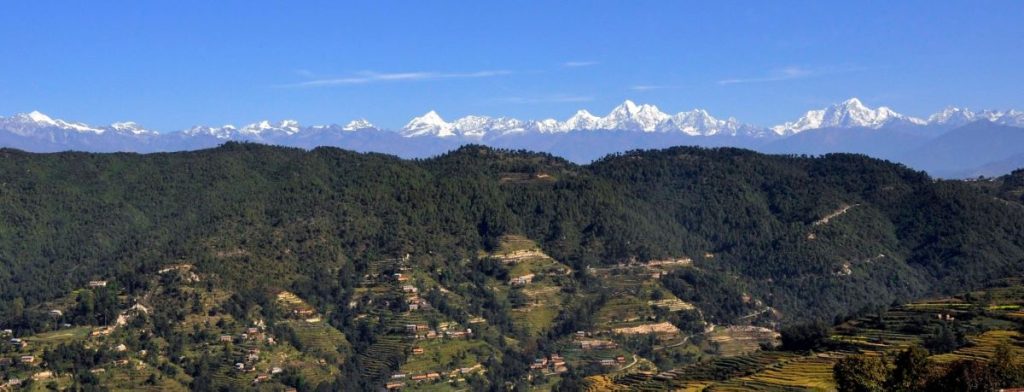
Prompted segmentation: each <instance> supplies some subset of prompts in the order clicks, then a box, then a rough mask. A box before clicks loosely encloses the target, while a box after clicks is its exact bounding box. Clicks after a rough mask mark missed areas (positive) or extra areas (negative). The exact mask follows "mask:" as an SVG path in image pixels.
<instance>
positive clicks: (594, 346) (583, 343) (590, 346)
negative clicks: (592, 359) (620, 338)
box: [580, 339, 619, 350]
mask: <svg viewBox="0 0 1024 392" xmlns="http://www.w3.org/2000/svg"><path fill="white" fill-rule="evenodd" d="M618 347H619V346H618V345H617V344H615V342H612V341H608V340H597V339H591V340H580V348H581V349H583V350H606V349H614V348H618Z"/></svg>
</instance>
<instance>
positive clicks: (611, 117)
mask: <svg viewBox="0 0 1024 392" xmlns="http://www.w3.org/2000/svg"><path fill="white" fill-rule="evenodd" d="M979 120H986V121H990V122H993V123H996V124H1001V125H1008V126H1015V127H1024V112H1022V111H1019V110H1008V111H995V110H985V111H981V112H974V111H971V110H970V109H966V108H958V107H948V108H946V109H944V110H942V111H940V112H938V113H935V114H932V115H931V116H929V117H928V118H927V120H926V119H921V118H917V117H913V116H908V115H903V114H900V113H897V112H895V111H893V110H892V109H890V108H888V107H885V106H882V107H878V108H877V109H872V108H870V107H867V106H865V105H864V104H863V103H862V102H861V101H860V100H859V99H857V98H851V99H848V100H846V101H843V102H841V103H838V104H835V105H832V106H830V107H827V108H823V109H817V110H811V111H808V112H807V113H805V114H804V115H803V116H802V117H800V118H799V119H796V120H794V121H789V122H786V123H784V124H779V125H775V126H772V127H759V126H756V125H751V124H746V123H741V122H739V121H738V120H736V119H735V118H732V117H729V118H726V119H719V118H716V117H714V116H712V115H711V114H710V113H708V112H707V111H706V110H704V109H693V110H690V111H685V112H679V113H676V114H668V113H665V112H662V111H661V110H659V109H658V107H657V106H654V105H650V104H636V103H634V102H633V101H630V100H627V101H625V102H623V103H622V104H621V105H619V106H616V107H615V108H613V109H612V110H611V112H609V113H608V114H607V115H605V116H603V117H599V116H596V115H594V114H591V113H590V112H589V111H587V110H579V111H577V112H576V113H575V114H574V115H572V116H571V117H569V118H567V119H566V120H565V121H558V120H555V119H552V118H549V119H543V120H520V119H516V118H509V117H488V116H477V115H471V116H466V117H462V118H459V119H456V120H454V121H451V122H448V121H445V120H444V119H443V118H442V117H441V115H440V114H438V113H437V112H435V111H433V110H431V111H429V112H427V113H426V114H424V115H422V116H419V117H416V118H413V119H412V120H411V121H409V122H408V123H407V124H406V125H405V126H404V127H402V128H401V129H400V130H398V133H399V134H400V135H401V136H404V137H410V138H414V137H425V136H431V137H438V138H453V137H454V138H458V137H462V138H469V139H477V140H480V139H484V138H493V137H501V136H509V135H516V134H523V133H530V132H534V133H541V134H544V133H551V134H554V133H567V132H574V131H630V132H642V133H681V134H685V135H689V136H716V135H727V136H751V137H773V136H787V135H793V134H797V133H801V132H804V131H808V130H813V129H820V128H870V129H880V128H883V127H887V126H891V125H897V124H899V125H910V126H915V125H916V126H928V125H942V126H956V125H963V124H966V123H970V122H974V121H979ZM307 128H308V129H317V130H322V129H328V128H332V126H330V125H315V126H312V127H303V126H301V125H299V122H298V121H295V120H283V121H279V122H271V121H267V120H264V121H260V122H256V123H253V124H249V125H245V126H242V127H236V126H234V125H223V126H206V125H197V126H194V127H192V128H189V129H186V130H183V131H180V133H181V134H182V135H187V136H210V137H214V138H217V139H222V140H234V139H247V138H268V137H277V136H291V135H295V134H298V133H301V132H303V131H304V130H306V129H307ZM333 128H340V129H341V130H343V131H358V130H369V129H374V130H379V129H380V128H377V127H376V126H374V125H373V124H372V123H370V122H369V121H367V120H365V119H358V120H353V121H351V122H349V123H348V124H346V125H345V126H343V127H338V126H333ZM0 129H3V130H6V131H8V132H13V133H18V134H21V135H31V134H32V133H33V132H35V131H37V130H40V129H60V130H65V131H72V132H80V133H93V134H97V135H101V134H104V133H117V134H128V135H156V134H157V132H155V131H152V130H148V129H146V128H143V127H142V126H140V125H139V124H137V123H134V122H117V123H113V124H110V125H107V126H91V125H87V124H84V123H79V122H70V121H65V120H60V119H54V118H51V117H50V116H47V115H45V114H43V113H40V112H38V111H33V112H31V113H21V114H15V115H13V116H11V117H6V118H5V117H0Z"/></svg>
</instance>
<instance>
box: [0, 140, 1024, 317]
mask: <svg viewBox="0 0 1024 392" xmlns="http://www.w3.org/2000/svg"><path fill="white" fill-rule="evenodd" d="M1021 222H1024V208H1022V207H1021V205H1019V204H1015V203H1007V202H1006V200H1005V199H999V198H996V197H994V196H992V195H991V192H987V191H985V190H983V189H978V188H977V187H974V186H972V185H970V184H968V183H964V182H956V181H935V180H933V179H931V178H929V177H927V176H926V175H924V174H923V173H920V172H915V171H912V170H909V169H906V168H904V167H902V166H899V165H895V164H891V163H888V162H884V161H879V160H875V159H871V158H867V157H865V156H859V155H845V154H834V155H826V156H823V157H819V158H808V157H791V156H769V155H762V154H758V153H754V152H751V151H746V150H739V149H702V148H685V147H679V148H670V149H665V150H656V151H641V152H631V153H625V154H621V155H615V156H610V157H607V158H604V159H601V160H599V161H597V162H595V163H592V164H590V165H576V164H572V163H570V162H568V161H566V160H563V159H560V158H557V157H553V156H550V155H545V154H535V153H528V152H516V151H505V150H495V149H492V148H486V147H479V146H468V147H463V148H460V149H459V150H456V151H453V152H451V153H448V154H445V155H442V156H439V157H436V158H432V159H426V160H401V159H398V158H394V157H391V156H386V155H380V154H359V153H354V152H349V151H344V150H339V149H335V148H317V149H314V150H311V151H307V150H301V149H292V148H280V147H269V146H263V145H255V144H238V143H229V144H226V145H224V146H221V147H219V148H215V149H210V150H202V151H195V152H180V153H161V154H148V155H137V154H88V153H56V154H31V153H25V152H21V151H16V150H9V149H4V150H0V264H2V268H0V307H10V306H11V305H10V304H13V303H15V302H17V303H19V304H20V303H21V302H22V301H20V300H19V301H15V299H16V298H21V299H23V300H24V303H26V304H28V305H29V306H31V305H32V304H36V303H40V302H42V301H46V300H49V299H52V298H57V297H60V296H63V295H66V294H67V293H68V292H69V291H71V290H72V289H74V288H76V287H81V286H82V285H83V284H84V283H85V282H87V281H89V280H95V279H111V280H115V281H117V282H118V283H119V284H120V285H121V286H122V287H123V288H124V289H125V290H127V291H128V292H131V291H132V290H134V289H137V288H140V287H142V286H144V285H145V283H144V281H145V279H146V278H144V277H145V276H147V275H149V274H151V273H153V272H155V271H156V270H158V269H159V268H161V267H162V266H165V265H169V264H173V263H181V262H187V263H191V264H194V265H195V266H196V267H197V268H198V269H199V270H201V271H203V272H204V273H212V274H216V275H217V276H220V277H221V278H222V279H223V282H225V284H228V285H231V286H233V288H234V289H238V290H243V289H250V288H278V289H293V290H294V288H295V287H297V286H303V287H313V286H316V285H317V284H319V283H322V282H319V281H320V280H324V279H335V277H336V276H337V275H334V274H325V273H324V271H337V270H339V269H343V270H344V269H345V268H351V267H352V266H359V265H360V263H365V262H366V261H367V260H378V259H384V258H393V257H400V256H404V255H407V254H408V255H411V256H412V259H413V260H415V261H416V263H417V265H418V266H421V267H423V268H431V269H433V270H438V269H443V268H445V267H446V266H447V265H454V264H450V263H452V262H454V261H458V260H465V259H473V258H475V257H477V255H478V252H479V251H480V250H482V249H488V248H491V247H494V246H496V244H497V238H499V236H501V235H503V234H519V235H523V236H525V237H527V238H529V239H532V240H534V241H537V242H538V243H539V244H540V245H541V246H542V248H543V249H544V251H545V252H546V253H547V254H549V255H551V256H552V257H553V258H555V259H557V260H559V261H561V262H563V263H565V264H567V265H569V266H571V267H573V268H574V269H575V270H577V271H580V270H585V269H586V268H587V267H600V266H602V265H609V264H616V263H622V262H628V261H646V260H652V259H665V258H680V257H691V258H693V259H694V266H695V267H696V268H692V269H688V270H686V271H684V272H678V273H676V274H675V275H673V276H672V277H671V278H672V280H671V281H670V282H668V283H666V286H668V287H669V288H670V289H672V291H673V292H675V293H676V294H677V295H679V296H680V297H681V298H683V299H685V300H688V301H692V302H696V303H697V304H699V305H700V307H701V308H702V309H704V311H705V312H706V313H708V314H709V317H712V318H715V317H721V318H728V317H734V316H736V315H738V314H739V312H742V310H743V303H739V302H738V301H740V300H739V299H738V298H737V297H738V296H730V294H731V293H742V294H744V296H746V295H747V294H749V295H750V296H752V297H753V298H756V299H758V300H759V301H763V302H764V303H765V304H766V305H768V306H770V307H773V308H774V309H776V310H778V311H779V312H780V313H781V318H782V319H783V320H784V321H802V320H807V319H812V318H817V319H827V320H829V321H831V318H832V317H835V316H839V315H845V314H848V313H850V312H853V311H856V310H857V309H860V308H864V307H866V306H875V305H878V304H883V303H885V304H887V303H890V302H892V301H893V300H896V299H907V298H910V297H917V296H921V295H924V294H926V293H929V292H957V291H962V290H964V289H965V288H968V287H973V286H977V285H980V284H982V283H984V282H987V281H989V280H991V279H992V278H995V277H1003V276H1007V275H1011V274H1019V273H1020V271H1022V267H1024V224H1022V223H1021ZM811 293H813V294H811ZM7 310H9V309H0V314H8V313H7Z"/></svg>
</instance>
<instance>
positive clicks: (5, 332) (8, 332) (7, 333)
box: [0, 329, 14, 338]
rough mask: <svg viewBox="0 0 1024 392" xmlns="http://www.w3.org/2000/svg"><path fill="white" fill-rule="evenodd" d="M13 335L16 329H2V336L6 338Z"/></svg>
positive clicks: (0, 335) (0, 334) (0, 333)
mask: <svg viewBox="0 0 1024 392" xmlns="http://www.w3.org/2000/svg"><path fill="white" fill-rule="evenodd" d="M12 335H14V330H12V329H4V330H0V337H3V338H6V337H9V336H12Z"/></svg>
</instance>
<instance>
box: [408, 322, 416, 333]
mask: <svg viewBox="0 0 1024 392" xmlns="http://www.w3.org/2000/svg"><path fill="white" fill-rule="evenodd" d="M405 332H409V333H416V324H406V325H405Z"/></svg>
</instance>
